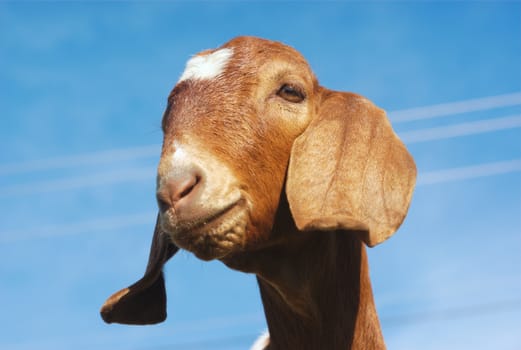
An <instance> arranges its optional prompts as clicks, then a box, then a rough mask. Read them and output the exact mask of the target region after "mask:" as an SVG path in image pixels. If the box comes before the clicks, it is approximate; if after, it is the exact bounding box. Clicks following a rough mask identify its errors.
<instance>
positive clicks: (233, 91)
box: [157, 38, 318, 260]
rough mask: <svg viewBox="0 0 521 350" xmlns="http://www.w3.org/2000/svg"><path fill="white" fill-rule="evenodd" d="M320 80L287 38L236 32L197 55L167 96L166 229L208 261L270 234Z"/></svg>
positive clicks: (162, 198)
mask: <svg viewBox="0 0 521 350" xmlns="http://www.w3.org/2000/svg"><path fill="white" fill-rule="evenodd" d="M317 91H318V83H317V81H316V79H315V77H314V75H313V73H312V71H311V69H310V68H309V66H308V65H307V63H306V61H305V60H304V58H303V57H302V56H301V55H300V54H299V53H298V52H297V51H295V50H294V49H292V48H290V47H287V46H285V45H282V44H279V43H274V42H271V41H266V40H259V39H253V38H237V39H235V40H232V41H231V42H229V43H227V44H226V45H225V46H223V47H221V48H220V49H217V50H213V51H205V52H202V53H200V54H199V55H197V56H195V57H194V58H192V59H191V60H190V61H189V62H188V63H187V67H186V70H185V72H184V73H183V75H182V76H181V79H180V81H179V82H178V83H177V85H176V86H175V87H174V89H173V91H172V92H171V94H170V96H169V99H168V107H167V110H166V112H165V114H164V116H163V123H162V127H163V132H164V142H163V149H162V154H161V160H160V164H159V167H158V177H157V198H158V202H159V207H160V222H161V226H162V229H163V231H165V232H166V233H168V234H169V236H170V237H171V239H172V241H173V242H174V243H175V244H176V245H178V246H179V247H181V248H184V249H186V250H189V251H191V252H193V253H194V254H195V255H196V256H198V257H199V258H201V259H205V260H209V259H215V258H223V257H224V256H226V255H228V254H230V253H233V252H237V251H240V250H244V249H248V247H253V246H254V247H255V248H259V244H262V242H264V241H266V240H267V239H268V238H269V233H270V232H271V228H272V225H273V220H274V216H275V212H276V210H277V207H278V203H279V197H280V194H281V191H282V188H283V183H284V178H285V174H286V169H287V165H288V159H289V155H290V152H291V147H292V144H293V141H294V140H295V138H296V137H297V136H298V135H299V134H301V133H302V132H303V131H304V130H305V128H306V126H307V125H308V124H309V121H310V120H311V119H312V115H313V111H314V109H315V106H314V103H313V101H315V98H314V96H315V94H316V93H317Z"/></svg>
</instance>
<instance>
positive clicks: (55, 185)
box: [0, 167, 156, 197]
mask: <svg viewBox="0 0 521 350" xmlns="http://www.w3.org/2000/svg"><path fill="white" fill-rule="evenodd" d="M155 176H156V169H155V168H153V167H142V168H134V169H127V170H117V171H111V172H103V173H97V174H94V175H82V176H77V177H71V178H65V179H63V178H62V179H58V180H44V181H33V182H26V183H22V184H16V185H10V186H5V187H0V197H5V196H22V195H27V194H31V195H34V194H36V193H46V192H53V191H65V190H75V189H79V188H84V187H95V186H101V185H110V184H114V183H122V182H135V181H144V180H147V181H149V180H153V179H154V178H155Z"/></svg>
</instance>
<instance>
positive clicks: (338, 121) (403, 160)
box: [286, 88, 416, 246]
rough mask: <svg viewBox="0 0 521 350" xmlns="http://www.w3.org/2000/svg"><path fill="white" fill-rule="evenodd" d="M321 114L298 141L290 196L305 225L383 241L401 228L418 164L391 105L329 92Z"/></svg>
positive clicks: (293, 209) (295, 213)
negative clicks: (388, 111)
mask: <svg viewBox="0 0 521 350" xmlns="http://www.w3.org/2000/svg"><path fill="white" fill-rule="evenodd" d="M321 93H322V99H321V104H320V106H319V109H318V114H317V115H316V117H315V118H314V119H313V120H312V121H311V123H310V125H309V126H308V128H307V129H306V130H305V131H304V133H303V134H302V135H300V136H299V137H298V138H297V139H296V140H295V142H294V144H293V148H292V151H291V157H290V163H289V169H288V177H287V182H286V193H287V197H288V201H289V205H290V209H291V212H292V215H293V218H294V220H295V223H296V225H297V227H298V229H299V230H302V231H312V230H321V231H332V230H352V231H358V232H361V234H362V237H361V238H362V240H363V241H364V242H365V243H366V244H367V245H369V246H375V245H377V244H379V243H381V242H383V241H384V240H386V239H387V238H389V237H390V236H391V235H392V234H393V233H394V232H395V231H396V230H397V229H398V227H399V226H400V225H401V223H402V221H403V219H404V218H405V215H406V214H407V210H408V208H409V203H410V201H411V198H412V192H413V189H414V184H415V181H416V166H415V164H414V161H413V159H412V157H411V155H410V154H409V152H408V151H407V149H406V148H405V146H404V145H403V143H402V142H401V141H400V139H398V137H397V136H396V134H395V133H394V131H393V129H392V127H391V125H390V123H389V121H388V119H387V117H386V115H385V112H384V111H383V110H381V109H380V108H378V107H376V106H375V105H373V104H372V103H371V102H370V101H369V100H367V99H365V98H363V97H361V96H358V95H355V94H351V93H343V92H334V91H329V90H326V89H323V88H322V90H321Z"/></svg>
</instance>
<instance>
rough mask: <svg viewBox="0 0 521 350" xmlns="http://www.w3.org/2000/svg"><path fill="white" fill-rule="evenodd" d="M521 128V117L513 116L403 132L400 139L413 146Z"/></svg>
mask: <svg viewBox="0 0 521 350" xmlns="http://www.w3.org/2000/svg"><path fill="white" fill-rule="evenodd" d="M520 127H521V115H513V116H509V117H503V118H492V119H485V120H478V121H474V122H468V123H460V124H455V125H449V126H440V127H434V128H427V129H423V130H421V129H420V130H414V131H408V132H402V133H400V138H401V139H402V141H403V142H405V143H406V144H412V143H418V142H427V141H433V140H442V139H448V138H453V137H459V136H466V135H474V134H482V133H486V132H492V131H499V130H506V129H514V128H520Z"/></svg>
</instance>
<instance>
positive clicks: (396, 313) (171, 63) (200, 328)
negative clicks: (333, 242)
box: [0, 1, 521, 350]
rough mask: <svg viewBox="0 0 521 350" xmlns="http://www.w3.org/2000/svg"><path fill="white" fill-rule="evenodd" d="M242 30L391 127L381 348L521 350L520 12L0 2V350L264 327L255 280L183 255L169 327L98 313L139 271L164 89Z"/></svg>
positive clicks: (378, 293)
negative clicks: (375, 108)
mask: <svg viewBox="0 0 521 350" xmlns="http://www.w3.org/2000/svg"><path fill="white" fill-rule="evenodd" d="M244 34H248V35H256V36H261V37H266V38H269V39H273V40H279V41H283V42H285V43H287V44H289V45H291V46H293V47H295V48H297V49H298V50H299V51H301V52H302V53H303V54H304V56H305V57H306V58H307V59H308V60H309V62H310V64H311V66H312V67H313V69H314V71H315V73H316V75H317V76H318V78H319V80H320V82H321V84H322V85H324V86H327V87H329V88H332V89H337V90H345V91H354V92H357V93H360V94H362V95H365V96H366V97H368V98H369V99H371V100H372V101H374V102H375V103H376V104H378V105H379V106H381V107H382V108H384V109H386V110H387V111H389V115H390V118H391V120H392V121H393V125H394V127H395V129H396V130H397V132H398V133H399V135H401V136H402V137H403V139H404V140H405V141H406V143H407V144H408V147H409V149H410V151H411V152H412V154H413V155H414V157H415V160H416V162H417V165H418V169H419V172H420V175H419V185H418V187H417V189H416V192H415V195H414V199H413V203H412V206H411V209H410V213H409V216H408V218H407V219H406V221H405V223H404V225H403V226H402V228H401V229H400V231H399V232H398V233H397V234H396V235H395V236H394V237H393V238H392V239H391V240H389V241H388V242H386V243H385V244H382V245H381V246H378V247H376V248H373V249H371V250H370V251H369V258H370V266H371V276H372V281H373V288H374V292H375V299H376V303H377V308H378V310H379V315H380V318H381V320H382V327H383V332H384V336H385V338H386V342H387V345H388V348H389V349H400V350H407V349H411V350H412V349H473V350H479V349H490V348H491V347H492V345H491V344H492V343H493V344H494V345H493V347H494V348H498V349H506V350H514V349H520V348H521V334H520V333H519V324H521V298H520V295H521V254H520V248H521V129H520V127H521V3H519V2H482V1H481V2H450V1H448V2H441V3H436V2H347V3H346V2H340V1H333V2H313V1H307V2H298V1H289V2H284V1H267V2H260V1H259V2H255V1H252V2H250V1H230V2H226V1H206V2H166V1H165V2H162V1H159V2H151V3H149V2H140V1H137V2H125V1H121V2H119V1H113V2H60V1H58V2H54V1H51V2H14V1H13V2H10V1H8V2H0V61H1V64H0V106H1V114H0V149H1V150H2V151H1V152H0V306H1V309H2V312H1V313H0V329H2V331H1V332H0V348H2V349H16V350H20V349H53V350H59V349H71V348H74V349H78V350H80V349H93V348H96V349H136V350H137V349H143V350H147V349H165V348H179V349H210V348H212V349H216V348H217V349H246V348H248V346H249V344H251V343H252V342H253V340H254V339H255V338H256V335H258V334H259V333H260V332H261V331H262V330H263V329H264V328H265V322H264V317H263V313H262V306H261V303H260V298H259V295H258V291H257V287H256V283H255V279H254V277H253V276H251V275H246V274H242V273H239V272H235V271H231V270H229V269H227V268H226V267H224V266H223V265H222V264H220V263H219V262H212V263H207V262H202V261H199V260H197V259H196V258H195V257H193V256H192V255H190V254H188V253H185V252H184V253H181V254H178V255H177V256H176V257H175V258H174V259H172V261H170V262H169V264H168V266H167V268H166V276H167V290H168V298H169V305H168V311H169V317H168V319H167V321H166V322H165V323H163V324H161V325H156V326H147V327H131V326H120V325H106V324H104V323H103V322H102V321H101V319H100V318H99V316H98V310H99V307H100V305H101V304H102V303H103V301H104V300H105V298H106V297H107V296H108V295H110V294H111V293H112V292H114V291H116V290H118V289H119V288H121V287H124V286H126V285H128V284H130V283H132V282H133V281H135V280H136V279H137V278H138V277H139V276H141V274H142V273H143V271H144V268H145V264H146V259H147V255H148V248H149V244H150V240H151V235H152V229H153V225H154V221H155V211H156V202H155V198H154V178H155V166H156V164H157V162H158V158H159V152H160V143H161V137H162V135H161V131H160V119H161V115H162V112H163V109H164V108H165V103H166V97H167V95H168V93H169V91H170V89H171V88H172V86H173V84H174V83H175V81H176V80H177V79H178V77H179V76H180V74H181V72H182V71H183V68H184V64H185V62H186V60H187V59H188V58H189V57H190V56H191V55H192V54H194V53H196V52H198V51H201V50H202V49H206V48H212V47H217V46H220V45H221V44H222V43H224V42H226V41H227V40H229V39H230V38H232V37H234V36H236V35H244ZM419 107H421V108H419ZM416 108H419V109H416Z"/></svg>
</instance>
